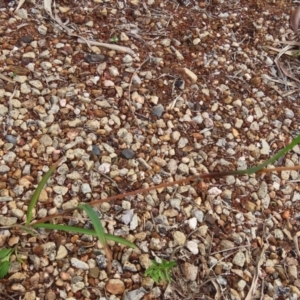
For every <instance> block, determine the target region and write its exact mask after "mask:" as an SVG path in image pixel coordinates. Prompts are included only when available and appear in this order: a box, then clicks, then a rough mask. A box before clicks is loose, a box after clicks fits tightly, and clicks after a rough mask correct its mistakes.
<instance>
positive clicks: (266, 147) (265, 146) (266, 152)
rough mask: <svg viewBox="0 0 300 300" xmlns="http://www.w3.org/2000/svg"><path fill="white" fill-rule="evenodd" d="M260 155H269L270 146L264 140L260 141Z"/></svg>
mask: <svg viewBox="0 0 300 300" xmlns="http://www.w3.org/2000/svg"><path fill="white" fill-rule="evenodd" d="M260 153H261V154H262V155H269V153H270V145H269V144H268V142H267V141H266V140H265V139H262V140H261V149H260Z"/></svg>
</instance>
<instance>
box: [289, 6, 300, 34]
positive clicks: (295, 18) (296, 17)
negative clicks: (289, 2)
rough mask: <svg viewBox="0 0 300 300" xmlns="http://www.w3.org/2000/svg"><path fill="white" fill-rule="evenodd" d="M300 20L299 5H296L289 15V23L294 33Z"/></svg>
mask: <svg viewBox="0 0 300 300" xmlns="http://www.w3.org/2000/svg"><path fill="white" fill-rule="evenodd" d="M299 21H300V6H298V7H297V8H296V9H295V10H294V11H293V12H292V15H291V19H290V24H291V27H292V29H293V30H294V32H295V33H297V31H298V28H299Z"/></svg>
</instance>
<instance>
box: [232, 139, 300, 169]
mask: <svg viewBox="0 0 300 300" xmlns="http://www.w3.org/2000/svg"><path fill="white" fill-rule="evenodd" d="M299 143H300V134H299V135H298V136H297V137H296V138H294V139H293V140H292V141H291V143H290V144H288V145H287V146H286V147H284V148H283V149H281V150H280V151H278V152H277V153H276V154H275V155H274V156H272V157H271V158H270V159H268V160H266V161H265V162H263V163H261V164H260V165H258V166H255V167H252V168H249V169H246V170H236V171H233V172H232V173H231V175H245V174H247V175H251V174H254V173H257V172H259V171H260V170H261V169H263V168H265V167H266V166H267V165H270V164H272V163H273V162H274V161H276V160H277V159H279V158H280V157H281V156H283V155H285V154H286V153H287V152H289V151H290V150H292V149H293V148H294V147H295V146H296V145H297V144H299Z"/></svg>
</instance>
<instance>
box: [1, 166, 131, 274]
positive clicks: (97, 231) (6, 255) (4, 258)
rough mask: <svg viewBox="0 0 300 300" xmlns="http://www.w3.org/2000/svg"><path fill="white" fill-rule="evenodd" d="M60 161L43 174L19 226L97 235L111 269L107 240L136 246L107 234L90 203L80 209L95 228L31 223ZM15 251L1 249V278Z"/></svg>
mask: <svg viewBox="0 0 300 300" xmlns="http://www.w3.org/2000/svg"><path fill="white" fill-rule="evenodd" d="M58 164H59V162H57V163H56V164H54V165H53V166H52V167H51V168H50V169H49V171H48V172H47V173H46V174H45V175H44V176H43V178H42V180H41V181H40V183H39V184H38V186H37V188H36V190H35V192H34V193H33V196H32V198H31V200H30V203H29V206H28V211H27V214H26V222H25V225H19V228H20V229H22V230H24V231H25V232H27V233H29V234H32V235H34V234H35V230H34V229H35V228H45V229H50V230H61V231H66V232H76V233H81V234H88V235H92V236H95V237H97V238H98V239H99V241H100V243H101V245H102V247H103V249H104V251H105V254H106V257H107V266H108V270H109V271H110V270H111V261H112V255H111V251H110V249H109V247H108V244H107V241H109V240H110V241H114V242H117V243H120V244H123V245H125V246H127V247H130V248H136V246H135V244H133V243H131V242H129V241H127V240H126V239H123V238H121V237H119V236H115V235H112V234H107V233H105V231H104V228H103V226H102V223H101V221H100V220H99V218H98V216H97V214H96V212H95V211H94V210H93V208H92V207H91V206H90V205H88V204H79V205H78V209H81V210H84V211H85V213H86V214H87V216H88V217H89V218H90V220H91V222H92V224H93V226H94V229H93V230H92V229H86V228H81V227H76V226H68V225H59V224H50V223H34V224H31V221H32V216H33V210H34V208H35V206H36V204H37V201H38V199H39V196H40V194H41V191H42V190H43V188H44V186H45V184H46V183H47V180H48V179H49V178H50V176H51V175H52V174H53V172H54V171H55V169H56V167H57V165H58ZM13 253H15V254H16V255H17V249H16V248H15V247H14V248H4V249H1V250H0V279H1V278H4V277H5V275H6V274H7V273H8V270H9V266H10V257H11V255H12V254H13Z"/></svg>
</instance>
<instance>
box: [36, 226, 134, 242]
mask: <svg viewBox="0 0 300 300" xmlns="http://www.w3.org/2000/svg"><path fill="white" fill-rule="evenodd" d="M33 227H34V228H46V229H52V230H62V231H67V232H76V233H81V234H88V235H91V236H95V237H98V235H97V233H96V231H95V230H92V229H86V228H80V227H74V226H68V225H59V224H48V223H37V224H34V225H33ZM104 234H105V238H106V240H109V241H114V242H116V243H120V244H123V245H125V246H128V247H130V248H136V246H135V244H133V243H131V242H129V241H127V240H126V239H123V238H121V237H118V236H115V235H112V234H108V233H104Z"/></svg>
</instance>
